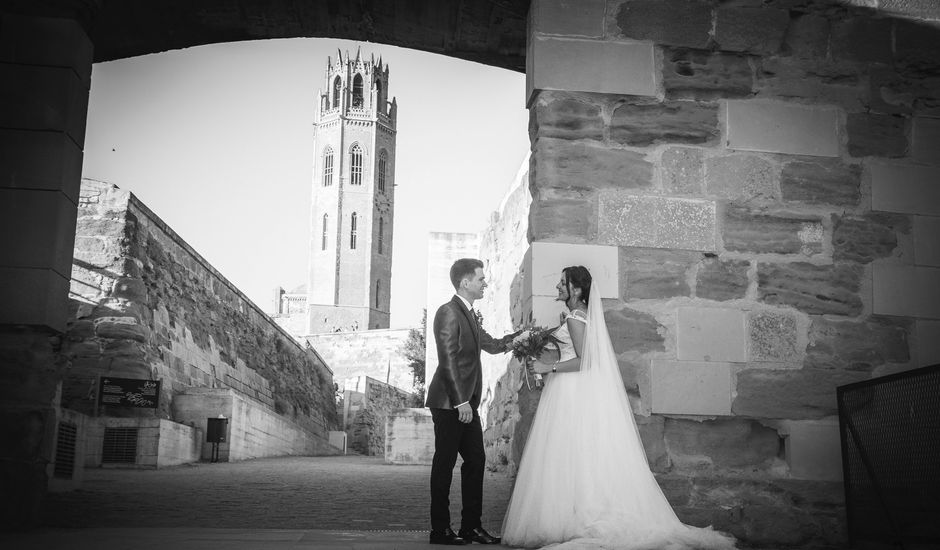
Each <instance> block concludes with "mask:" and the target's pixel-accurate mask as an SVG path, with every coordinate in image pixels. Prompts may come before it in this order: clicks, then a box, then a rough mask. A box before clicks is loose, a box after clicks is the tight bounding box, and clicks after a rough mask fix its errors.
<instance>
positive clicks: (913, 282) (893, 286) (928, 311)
mask: <svg viewBox="0 0 940 550" xmlns="http://www.w3.org/2000/svg"><path fill="white" fill-rule="evenodd" d="M872 284H873V287H872V298H873V311H874V313H877V314H882V315H899V316H902V317H925V318H927V319H938V318H940V268H935V267H914V266H900V265H888V264H878V263H876V264H874V265H873V268H872Z"/></svg>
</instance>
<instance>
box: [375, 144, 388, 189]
mask: <svg viewBox="0 0 940 550" xmlns="http://www.w3.org/2000/svg"><path fill="white" fill-rule="evenodd" d="M387 168H388V153H386V152H385V150H384V149H383V150H382V151H381V152H380V153H379V173H378V174H377V176H376V179H377V180H378V185H379V193H385V171H386V169H387Z"/></svg>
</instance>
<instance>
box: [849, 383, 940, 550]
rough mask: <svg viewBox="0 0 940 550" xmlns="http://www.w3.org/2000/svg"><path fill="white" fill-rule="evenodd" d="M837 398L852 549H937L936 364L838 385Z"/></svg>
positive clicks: (939, 431) (939, 404) (939, 437)
mask: <svg viewBox="0 0 940 550" xmlns="http://www.w3.org/2000/svg"><path fill="white" fill-rule="evenodd" d="M837 399H838V404H839V429H840V433H841V440H842V475H843V478H844V481H845V505H846V515H847V520H848V530H849V543H850V545H851V546H852V547H853V548H857V547H859V546H860V545H863V546H865V547H871V546H872V543H874V544H875V546H879V545H883V546H892V547H900V548H905V547H911V546H917V547H921V546H920V545H922V544H923V543H926V544H929V545H931V547H933V544H938V545H940V521H938V520H940V365H934V366H931V367H924V368H920V369H915V370H911V371H907V372H902V373H898V374H894V375H891V376H884V377H881V378H875V379H873V380H866V381H864V382H858V383H855V384H848V385H845V386H841V387H839V388H838V390H837ZM879 543H880V544H879Z"/></svg>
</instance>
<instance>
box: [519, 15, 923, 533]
mask: <svg viewBox="0 0 940 550" xmlns="http://www.w3.org/2000/svg"><path fill="white" fill-rule="evenodd" d="M844 4H845V3H835V2H816V3H794V2H784V1H770V2H766V1H756V0H754V1H750V0H743V1H740V2H734V3H716V2H708V1H698V0H609V1H606V2H605V1H589V2H583V3H579V4H578V9H577V14H576V16H575V14H574V12H573V11H570V10H571V8H570V7H569V5H568V4H567V3H565V2H560V1H554V0H550V1H536V2H534V3H533V6H532V9H531V11H530V16H531V21H530V33H531V34H530V40H529V55H528V58H527V62H528V64H529V66H528V70H527V81H528V98H529V105H530V117H531V118H530V136H531V139H532V163H531V190H532V196H533V202H532V207H531V214H530V218H529V221H530V224H529V237H530V242H531V249H530V256H529V258H527V264H526V266H525V267H524V269H523V270H522V271H524V272H525V273H527V274H529V277H528V278H527V280H526V281H524V282H523V284H524V286H528V287H530V288H531V305H530V307H531V312H532V315H533V317H534V318H535V319H536V320H537V321H540V322H541V323H540V324H547V323H549V322H551V321H552V320H553V319H557V311H553V310H552V307H551V305H552V302H551V300H552V296H553V295H554V291H553V289H552V288H551V287H552V285H553V284H554V282H555V281H557V276H558V269H559V268H560V267H562V266H563V265H567V264H571V263H575V262H574V261H572V260H573V259H575V258H579V261H578V263H583V264H584V265H587V266H588V267H589V268H590V269H591V270H592V272H593V273H594V275H595V277H598V276H600V277H599V279H600V282H601V292H602V295H603V296H604V298H605V301H604V302H605V310H606V316H607V322H608V325H609V327H610V332H611V336H612V338H613V341H614V342H613V343H614V347H615V350H616V351H617V353H618V354H619V359H620V366H621V371H622V373H623V375H624V382H625V385H626V389H627V391H628V393H629V395H630V397H631V400H632V402H633V406H634V410H635V412H636V413H637V415H638V416H637V421H638V424H639V427H640V430H641V433H642V436H643V440H644V443H645V444H646V447H647V454H648V458H649V462H650V464H651V466H652V467H653V469H654V470H655V471H656V472H658V473H659V474H660V476H661V477H660V481H661V483H662V484H663V485H664V488H665V489H666V493H667V495H668V496H669V498H670V501H671V502H672V503H673V504H674V505H675V506H676V507H677V510H678V511H679V513H680V516H681V517H682V518H683V519H685V520H687V521H691V522H693V523H697V524H706V523H711V524H714V525H715V526H716V527H717V528H719V529H725V530H730V531H731V532H733V533H734V534H735V535H737V536H739V537H741V538H742V539H743V540H745V541H746V542H747V543H748V544H749V545H758V546H759V545H775V546H778V547H779V546H814V545H838V544H844V515H843V512H842V508H841V506H842V504H841V500H842V493H841V491H842V489H841V486H840V484H839V483H838V481H839V480H840V479H841V472H840V457H839V452H838V450H839V447H838V423H837V419H836V412H837V411H836V401H835V389H836V387H837V386H839V385H843V384H846V383H850V382H854V381H858V380H865V379H869V378H871V377H874V376H879V375H882V374H887V373H891V372H896V371H901V370H905V369H910V368H913V367H917V366H921V365H927V364H931V363H936V362H937V361H938V355H937V344H936V342H937V341H938V339H940V323H938V322H937V320H936V319H937V318H938V317H940V290H938V289H940V261H938V254H937V243H938V242H940V238H938V233H940V231H938V227H940V195H938V194H937V193H938V189H940V187H937V185H936V182H937V180H938V179H940V155H938V154H937V151H938V150H940V133H938V132H937V129H938V128H940V118H938V117H940V79H938V78H937V77H936V74H937V69H938V68H940V48H938V47H937V44H940V31H938V30H936V29H935V28H934V27H930V26H926V25H923V24H921V23H919V22H917V21H915V20H905V19H895V18H890V17H885V16H883V15H882V14H879V13H877V12H873V11H871V10H866V9H863V8H852V7H850V6H846V5H844ZM585 398H589V396H585ZM520 408H521V407H520ZM521 414H522V418H523V419H524V418H525V415H526V414H527V413H525V412H523V413H521ZM518 424H520V425H521V426H522V427H519V426H517V428H516V436H517V437H518V436H520V435H524V424H525V422H524V420H520V421H519V422H518ZM514 444H515V443H514ZM513 456H518V455H513V454H511V453H510V454H509V460H510V463H511V461H512V460H513V459H514V458H513ZM795 502H803V503H813V504H807V505H805V506H797V505H794V503H795Z"/></svg>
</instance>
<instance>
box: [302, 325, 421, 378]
mask: <svg viewBox="0 0 940 550" xmlns="http://www.w3.org/2000/svg"><path fill="white" fill-rule="evenodd" d="M408 331H409V329H407V328H402V329H378V330H361V331H357V332H333V333H323V334H312V335H307V336H304V337H303V338H304V339H305V340H306V341H307V343H308V344H309V345H310V346H312V347H313V348H314V349H315V350H317V352H318V353H319V354H320V357H322V358H323V361H324V362H325V363H326V365H327V366H328V367H329V368H330V369H331V370H332V371H333V379H334V380H335V382H336V384H338V385H339V389H341V390H342V389H345V383H346V380H349V379H351V378H357V377H360V376H369V377H371V378H373V379H375V380H382V381H386V382H388V383H389V384H391V385H392V386H395V387H396V388H399V389H401V390H403V391H406V392H411V391H413V390H414V373H413V372H412V371H411V367H410V366H409V365H408V359H406V358H405V356H404V354H403V353H402V351H401V350H402V348H403V347H404V345H405V341H406V340H407V339H408Z"/></svg>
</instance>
